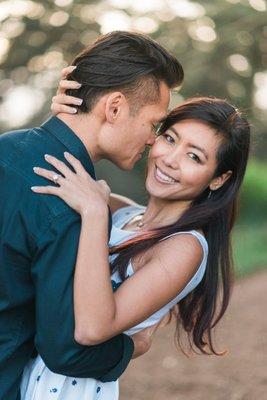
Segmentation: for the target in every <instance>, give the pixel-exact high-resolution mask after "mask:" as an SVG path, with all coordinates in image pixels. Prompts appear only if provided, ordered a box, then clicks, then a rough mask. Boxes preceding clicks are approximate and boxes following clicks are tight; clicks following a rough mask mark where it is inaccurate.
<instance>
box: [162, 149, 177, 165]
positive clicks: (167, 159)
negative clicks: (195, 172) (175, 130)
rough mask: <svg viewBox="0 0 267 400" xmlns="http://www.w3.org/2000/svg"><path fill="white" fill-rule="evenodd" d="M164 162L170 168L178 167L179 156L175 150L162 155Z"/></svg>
mask: <svg viewBox="0 0 267 400" xmlns="http://www.w3.org/2000/svg"><path fill="white" fill-rule="evenodd" d="M162 161H163V162H164V164H165V165H166V166H167V167H169V168H172V169H178V168H179V165H180V156H179V154H178V152H177V151H169V152H168V153H166V154H165V155H164V156H163V160H162Z"/></svg>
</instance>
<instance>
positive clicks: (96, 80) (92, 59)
mask: <svg viewBox="0 0 267 400" xmlns="http://www.w3.org/2000/svg"><path fill="white" fill-rule="evenodd" d="M72 65H76V66H77V68H76V69H75V70H74V71H73V72H72V73H71V74H69V75H68V77H67V79H70V80H75V81H77V82H79V83H81V85H82V86H81V88H80V89H78V90H72V89H71V90H68V91H67V94H69V95H71V96H76V97H79V98H81V99H83V103H82V105H81V106H79V107H77V106H76V108H78V110H79V111H80V112H89V111H91V110H92V108H93V107H94V106H95V104H96V102H97V101H98V100H99V98H100V97H101V96H103V95H104V94H106V93H109V92H112V91H116V90H120V91H121V92H122V93H123V94H124V95H125V96H126V97H127V99H128V100H129V103H130V105H131V108H135V111H136V109H137V108H138V109H139V108H140V107H142V106H143V105H145V104H153V103H155V102H156V101H157V100H158V97H159V93H160V86H159V85H160V81H163V82H165V83H166V85H167V86H168V87H169V88H170V89H172V88H175V87H177V86H180V85H181V83H182V81H183V78H184V72H183V68H182V66H181V64H180V63H179V61H178V60H177V59H176V58H175V57H173V56H172V55H171V54H170V53H168V51H167V50H165V49H164V48H163V47H162V46H160V45H159V44H158V43H157V42H155V41H154V40H152V39H151V38H150V37H148V36H146V35H144V34H141V33H133V32H124V31H115V32H111V33H108V34H106V35H103V36H100V37H99V38H98V39H97V40H96V41H95V42H94V43H93V45H92V46H89V47H87V48H86V49H84V50H83V51H82V52H81V53H80V54H78V55H77V56H76V57H75V59H74V60H73V62H72Z"/></svg>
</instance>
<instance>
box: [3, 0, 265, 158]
mask: <svg viewBox="0 0 267 400" xmlns="http://www.w3.org/2000/svg"><path fill="white" fill-rule="evenodd" d="M0 22H1V33H0V79H1V83H0V89H1V90H0V93H1V96H2V100H4V101H3V104H2V107H0V123H1V125H2V127H1V130H2V131H3V130H6V129H7V128H9V127H11V128H13V127H20V126H25V125H32V124H35V123H36V124H37V123H39V122H40V121H42V120H43V118H44V117H45V116H46V114H47V113H48V112H49V101H50V98H51V95H52V93H53V92H54V88H55V86H56V83H57V82H58V79H59V71H60V69H61V68H62V67H63V66H64V65H67V64H68V63H70V62H71V60H72V59H73V57H74V55H75V54H77V53H78V52H79V51H80V50H81V49H82V48H83V47H84V46H85V45H87V44H90V43H91V42H92V41H93V40H94V39H95V38H96V37H97V35H98V34H99V33H100V32H106V31H109V30H112V29H139V30H142V31H144V32H146V33H149V34H150V35H151V36H152V37H153V38H155V39H156V40H157V41H159V42H160V43H161V44H162V45H164V46H165V47H166V48H167V49H169V50H170V51H171V52H172V53H174V54H175V55H176V56H177V57H178V58H179V60H180V61H181V62H182V64H183V66H184V69H185V72H186V74H185V82H184V85H183V88H182V90H181V95H182V96H183V97H189V96H192V95H195V94H203V95H214V96H218V97H223V98H228V99H229V100H230V101H232V102H233V103H234V104H236V105H237V106H238V107H241V108H242V109H244V110H245V111H246V112H247V114H248V116H249V118H250V120H251V121H252V123H253V125H254V132H255V136H256V138H257V145H256V147H255V151H254V152H255V153H256V155H257V156H258V157H261V158H266V148H267V134H266V125H267V116H266V114H267V113H266V110H267V94H266V92H267V12H266V1H265V0H204V1H201V2H199V3H197V2H190V1H188V0H179V1H178V0H146V1H143V0H136V1H134V2H132V1H130V0H102V1H88V0H77V1H73V0H54V1H53V0H46V1H34V2H33V1H29V0H6V1H1V2H0ZM21 86H22V87H23V88H24V89H25V86H26V87H27V89H28V92H27V93H26V92H25V99H24V103H23V100H21V101H22V103H19V100H18V97H20V98H22V95H21V93H23V92H22V91H21V92H18V91H17V92H16V91H14V89H16V88H17V90H18V88H19V87H21ZM264 88H266V91H265V90H264ZM29 89H32V100H31V101H30V93H29ZM12 91H13V97H12ZM15 94H17V96H15ZM181 95H180V96H177V95H176V96H174V97H173V104H177V102H179V101H180V100H181ZM6 100H8V101H6ZM5 101H6V102H5ZM12 104H16V105H17V104H18V105H17V107H16V108H17V110H16V111H14V110H13V111H14V114H15V115H13V118H12V119H11V118H9V115H7V114H8V112H9V111H10V108H12ZM20 104H21V105H22V107H21V106H20ZM28 108H29V109H28ZM23 113H24V114H23Z"/></svg>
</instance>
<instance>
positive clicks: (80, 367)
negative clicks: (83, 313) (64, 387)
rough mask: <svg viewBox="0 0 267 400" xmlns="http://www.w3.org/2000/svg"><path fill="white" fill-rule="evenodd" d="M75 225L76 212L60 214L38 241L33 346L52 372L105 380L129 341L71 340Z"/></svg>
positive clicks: (120, 364)
mask: <svg viewBox="0 0 267 400" xmlns="http://www.w3.org/2000/svg"><path fill="white" fill-rule="evenodd" d="M80 229H81V222H80V217H79V216H78V215H75V214H73V213H70V212H69V213H65V214H64V215H61V216H58V217H56V218H55V219H54V220H53V221H52V223H51V224H50V225H49V228H48V229H47V230H46V232H45V233H43V234H42V235H41V237H40V238H39V240H38V243H37V251H36V257H35V259H34V261H33V265H32V276H33V280H34V284H35V290H36V337H35V346H36V349H37V351H38V353H39V354H40V355H41V357H42V358H43V360H44V362H45V363H46V365H47V366H48V368H49V369H50V370H51V371H53V372H56V373H59V374H62V375H66V376H75V377H77V378H79V377H80V378H95V379H100V380H101V381H103V382H108V381H113V380H116V379H117V378H118V377H119V376H120V375H121V374H122V373H123V371H124V370H125V368H126V367H127V365H128V363H129V361H130V360H131V357H132V353H133V350H134V345H133V341H132V339H131V338H130V337H129V336H127V335H125V334H121V335H118V336H115V337H113V338H111V339H109V340H108V341H106V342H104V343H100V344H98V345H94V346H82V345H79V344H78V343H77V342H76V341H75V340H74V308H73V276H74V266H75V263H76V256H77V249H78V240H79V235H80ZM92 267H93V266H92ZM99 312H101V310H99Z"/></svg>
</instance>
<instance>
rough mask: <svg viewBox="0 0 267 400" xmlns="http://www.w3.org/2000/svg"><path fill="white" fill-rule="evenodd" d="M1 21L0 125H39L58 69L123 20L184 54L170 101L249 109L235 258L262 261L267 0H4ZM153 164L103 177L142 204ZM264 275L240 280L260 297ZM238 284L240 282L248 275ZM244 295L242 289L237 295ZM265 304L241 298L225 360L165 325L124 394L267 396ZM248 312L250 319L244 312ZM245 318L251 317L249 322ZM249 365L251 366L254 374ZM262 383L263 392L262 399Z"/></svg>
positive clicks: (240, 268)
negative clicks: (195, 349) (201, 351)
mask: <svg viewBox="0 0 267 400" xmlns="http://www.w3.org/2000/svg"><path fill="white" fill-rule="evenodd" d="M0 26H1V28H0V132H1V133H2V132H4V131H7V130H12V129H18V128H22V127H26V126H27V127H28V126H36V125H39V124H40V123H42V122H43V121H44V120H45V119H46V118H48V117H49V108H50V100H51V97H52V95H53V94H54V93H55V88H56V86H57V83H58V81H59V76H60V70H61V69H62V67H64V66H66V65H68V64H70V63H71V60H72V59H73V58H74V55H75V54H77V53H78V52H79V51H80V50H81V49H82V48H83V47H84V46H86V45H88V44H90V43H91V42H92V41H93V40H94V39H95V38H96V37H97V36H98V35H99V34H100V33H106V32H109V31H112V30H119V29H121V30H138V31H142V32H144V33H147V34H149V35H151V37H153V38H154V39H155V40H157V41H158V42H159V43H161V44H162V45H163V46H165V47H166V48H167V49H168V50H169V51H171V52H172V53H173V54H174V55H176V56H177V57H178V59H179V60H180V62H181V63H182V65H183V67H184V70H185V82H184V85H183V87H182V89H181V91H180V92H179V93H175V94H174V95H173V96H172V106H174V105H176V104H179V102H181V101H182V100H183V99H184V98H187V97H189V96H193V95H197V94H202V95H214V96H217V97H223V98H227V99H228V100H229V101H230V102H232V103H234V104H235V105H236V106H237V107H240V108H241V109H242V110H244V111H245V112H246V114H247V116H248V118H249V120H250V121H251V123H252V127H253V148H252V154H251V160H250V163H249V168H248V171H247V174H246V178H245V183H244V186H243V191H242V195H241V209H240V217H239V219H238V223H237V225H236V227H235V229H234V236H233V238H234V258H235V265H236V271H237V276H238V277H240V276H242V277H243V276H245V275H247V274H250V273H252V272H255V271H257V270H259V269H262V270H263V268H266V266H267V246H266V243H267V155H266V153H267V5H266V1H265V0H203V1H199V2H197V1H188V0H102V1H88V0H85V1H82V0H77V1H73V0H54V1H52V0H47V1H29V0H6V1H3V0H2V1H0ZM145 162H146V160H145V159H144V160H142V161H141V162H140V163H138V165H137V166H136V167H135V169H134V170H133V171H132V172H130V173H129V172H127V173H124V172H122V171H120V170H119V169H117V168H115V167H114V166H112V165H110V164H108V163H107V162H105V161H104V162H100V163H99V164H98V165H97V173H98V177H99V178H102V177H103V178H105V179H106V180H107V181H108V182H109V184H110V185H111V187H112V190H113V191H114V192H117V193H121V194H124V195H128V196H131V197H133V198H134V199H135V200H137V201H139V202H141V203H143V204H144V203H145V200H146V193H145V190H144V184H143V182H144V169H145ZM0 195H1V194H0ZM261 273H263V272H261ZM257 276H259V277H261V275H258V274H255V275H254V276H252V275H251V276H250V278H249V279H248V280H244V282H249V284H248V286H247V288H248V287H249V288H250V289H251V291H250V293H252V294H253V285H254V284H255V282H256V280H255V279H256V277H257ZM254 278H255V279H254ZM253 279H254V280H253ZM259 279H261V278H259ZM240 282H241V285H242V282H243V280H240V281H239V284H240ZM253 282H254V283H253ZM255 290H257V289H255ZM248 292H249V290H247V291H246V293H244V294H243V298H245V296H246V295H247V293H248ZM242 293H243V289H242V286H240V288H239V290H238V296H239V298H240V297H241V298H242ZM253 296H254V297H253V299H255V298H256V297H255V295H254V294H253ZM250 298H251V297H250ZM255 301H256V300H255ZM257 301H258V300H257ZM257 301H256V303H255V302H254V303H255V304H252V303H253V302H252V301H251V302H250V303H249V305H247V307H243V306H238V305H236V304H237V303H236V302H234V307H236V311H235V312H236V314H234V321H235V322H236V324H235V325H234V324H232V325H230V328H229V327H228V326H227V325H226V327H225V331H224V333H223V338H224V340H223V343H226V346H228V343H229V342H230V344H231V343H232V344H231V345H232V349H231V353H230V356H229V357H228V358H227V357H225V358H223V359H220V357H219V359H220V360H219V361H216V360H214V359H210V358H208V359H207V358H205V359H204V360H203V361H202V363H201V360H199V359H198V358H197V359H195V358H194V359H191V360H190V359H189V360H188V359H185V357H184V358H183V357H182V355H181V354H179V355H178V354H177V353H176V352H174V350H173V348H171V347H170V345H169V343H170V340H171V336H168V335H167V336H166V334H165V333H162V335H161V339H160V341H159V342H156V343H155V344H153V348H152V355H151V358H150V359H149V357H150V356H149V355H148V356H144V358H143V357H142V359H141V360H140V362H139V364H137V365H139V367H137V368H136V369H132V368H133V367H132V365H134V363H131V365H130V367H129V369H128V371H130V372H127V373H126V380H125V381H124V380H123V379H125V378H123V379H122V392H123V394H122V396H125V394H126V397H123V398H125V399H126V398H127V399H129V398H131V399H133V400H135V399H137V398H138V400H142V399H145V400H147V399H149V400H150V399H151V398H153V399H154V400H159V399H160V400H163V399H165V398H168V399H169V400H174V399H175V400H177V399H178V398H179V400H184V399H188V400H191V399H193V400H198V399H201V400H203V399H208V400H215V399H216V400H221V399H223V400H224V399H227V400H233V399H234V400H254V398H262V399H263V398H265V397H264V396H265V395H266V375H265V372H266V371H265V370H266V361H264V360H265V359H264V358H263V354H264V348H263V346H261V343H264V342H263V334H262V333H260V332H262V331H263V329H262V331H260V326H261V320H262V318H263V317H262V315H261V314H260V321H259V318H258V317H259V316H258V317H257V318H258V319H255V318H256V317H255V316H256V315H257V312H256V311H257V310H259V305H260V304H259V303H260V302H262V301H261V300H260V302H259V301H258V302H257ZM240 304H241V303H240ZM242 304H244V303H242ZM238 307H240V308H238ZM253 307H254V308H253ZM244 308H245V309H244ZM234 310H235V308H234ZM245 312H246V313H248V315H249V317H244V315H245V314H244V313H245ZM249 313H250V314H249ZM229 314H230V313H229ZM227 315H228V314H227ZM232 315H233V314H232ZM232 318H233V317H232ZM242 318H243V319H242ZM247 318H250V320H251V321H253V318H254V325H253V323H252V324H250V322H249V323H247ZM240 321H241V322H240ZM242 321H246V322H245V323H244V322H243V325H242ZM249 324H250V327H249V326H248V325H249ZM252 325H253V326H254V328H255V329H257V330H256V331H255V329H254V331H251V332H252V333H251V335H253V337H252V336H251V338H252V339H251V341H250V342H249V341H245V342H243V343H241V342H242V339H243V338H244V337H248V336H249V329H250V328H251V327H252ZM233 327H234V328H233ZM254 332H256V334H255V336H254ZM245 334H247V335H245ZM260 335H262V336H260ZM264 335H265V337H266V331H264ZM230 339H233V341H232V342H231V341H230ZM249 343H250V344H249ZM168 345H169V347H168ZM223 346H224V345H223ZM257 346H258V347H257ZM223 348H224V347H223ZM240 348H241V351H243V353H245V356H244V357H243V356H241V355H240ZM242 349H243V350H242ZM153 351H154V353H153ZM149 354H150V353H149ZM261 356H262V359H261V358H260V357H261ZM146 357H147V358H146ZM242 357H243V358H242ZM215 358H216V357H215ZM240 360H243V361H241V362H240ZM256 361H258V362H257V364H256ZM137 362H138V361H137ZM256 367H257V368H258V369H256ZM247 370H248V372H246V371H247ZM156 371H157V375H156ZM251 371H254V378H253V382H252V383H251V382H250V377H251V373H252V372H251ZM127 374H128V375H127ZM151 374H152V375H151ZM263 376H265V378H264V377H263ZM257 379H258V380H257ZM260 379H261V381H260ZM229 382H230V383H229ZM255 385H256V386H257V389H259V388H262V390H263V392H262V393H264V394H262V395H261V394H259V395H258V396H256V397H254V394H255ZM264 385H265V390H264V389H263V387H264ZM250 390H251V391H250ZM162 393H164V395H163V394H162ZM177 393H178V394H179V395H178V394H177ZM249 393H250V394H249ZM258 393H261V392H258ZM177 396H178V397H177ZM242 396H243V397H242Z"/></svg>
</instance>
